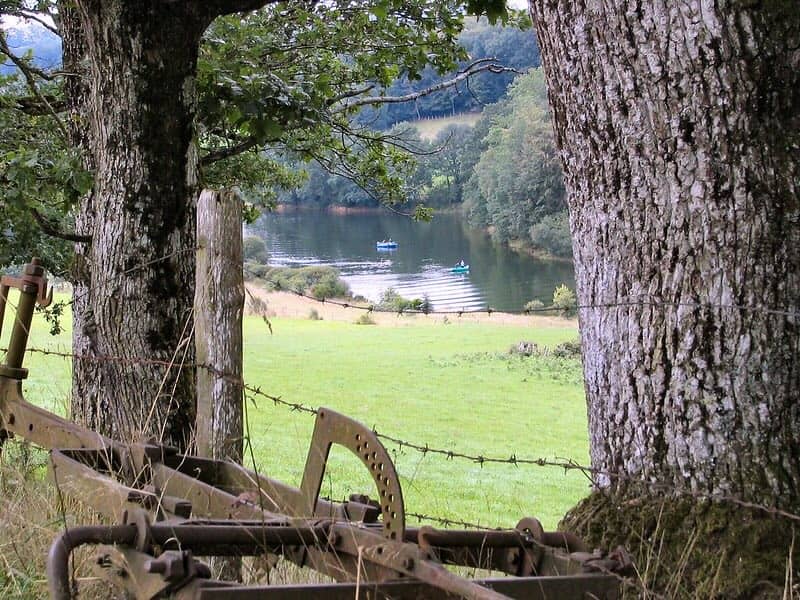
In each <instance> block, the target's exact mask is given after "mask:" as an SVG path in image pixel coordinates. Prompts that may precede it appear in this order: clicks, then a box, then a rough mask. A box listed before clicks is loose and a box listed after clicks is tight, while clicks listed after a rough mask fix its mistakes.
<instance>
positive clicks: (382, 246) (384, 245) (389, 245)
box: [375, 240, 397, 250]
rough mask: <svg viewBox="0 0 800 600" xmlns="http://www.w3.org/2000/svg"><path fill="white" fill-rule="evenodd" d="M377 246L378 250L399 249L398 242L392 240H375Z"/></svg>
mask: <svg viewBox="0 0 800 600" xmlns="http://www.w3.org/2000/svg"><path fill="white" fill-rule="evenodd" d="M375 247H376V248H377V249H378V250H395V249H397V242H393V241H392V240H389V241H388V242H387V241H385V240H384V241H382V242H375Z"/></svg>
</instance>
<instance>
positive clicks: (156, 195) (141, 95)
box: [62, 0, 265, 447]
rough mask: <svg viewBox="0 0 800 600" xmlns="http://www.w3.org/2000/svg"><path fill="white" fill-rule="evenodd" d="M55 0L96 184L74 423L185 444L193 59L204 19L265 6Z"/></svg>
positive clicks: (190, 354) (79, 319)
mask: <svg viewBox="0 0 800 600" xmlns="http://www.w3.org/2000/svg"><path fill="white" fill-rule="evenodd" d="M62 4H63V6H62V8H63V9H64V11H63V13H62V14H64V16H65V18H66V19H67V20H68V22H67V23H65V25H64V26H62V31H63V32H64V34H65V48H73V49H74V48H79V49H81V51H82V52H83V57H82V61H81V64H82V65H83V67H84V69H85V71H86V72H85V75H84V76H85V79H84V84H85V85H84V86H83V87H82V91H81V90H77V91H76V90H73V92H72V93H71V95H70V98H69V99H70V100H71V102H72V106H73V109H75V112H76V114H75V115H74V117H73V119H77V120H78V122H79V127H80V128H82V129H83V130H85V131H86V132H87V134H86V138H87V150H88V156H87V161H88V162H89V164H90V167H92V170H93V172H94V176H95V183H94V188H93V190H92V192H91V194H90V195H89V196H88V197H87V198H85V200H84V202H83V204H82V206H81V208H80V214H79V216H78V217H77V219H76V221H77V223H76V225H77V230H78V233H79V234H82V235H87V236H91V238H92V241H91V243H90V244H88V245H79V246H78V247H77V252H76V260H75V272H74V278H75V294H74V298H75V300H74V305H73V310H74V331H73V348H74V352H75V354H77V355H78V358H76V359H75V361H74V374H73V398H72V409H73V413H74V415H75V417H76V418H78V419H80V420H82V421H84V422H85V423H87V424H89V425H90V426H91V427H93V428H95V429H97V430H98V431H101V432H104V433H108V434H111V435H113V436H114V437H117V438H121V439H129V438H145V437H156V438H158V439H161V440H163V441H165V442H167V443H172V444H176V445H179V446H184V447H185V446H186V445H187V444H188V443H189V440H190V438H191V435H192V429H193V422H194V414H195V393H194V372H193V370H191V369H187V368H183V367H184V366H186V365H188V366H191V365H192V364H193V363H194V344H193V340H192V336H193V318H192V303H193V298H194V256H195V245H196V244H195V196H196V192H197V189H196V188H197V158H196V149H195V143H194V116H195V95H194V80H195V70H196V62H197V54H198V49H199V44H200V38H201V36H202V33H203V31H204V30H205V28H206V27H207V26H208V25H209V24H210V23H211V21H212V20H213V18H215V17H216V16H218V15H221V14H224V13H227V12H234V11H238V10H249V9H253V8H258V7H259V6H263V5H264V4H265V2H264V1H263V0H261V1H258V0H238V1H237V0H228V1H224V0H216V1H207V2H199V1H192V0H182V1H177V2H163V1H160V0H145V1H133V0H103V1H102V2H100V1H99V0H77V1H76V2H64V3H62ZM78 37H82V39H77V38H78ZM78 87H80V86H78ZM83 92H85V95H81V94H82V93H83ZM68 93H70V90H69V89H68Z"/></svg>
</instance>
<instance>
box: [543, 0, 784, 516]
mask: <svg viewBox="0 0 800 600" xmlns="http://www.w3.org/2000/svg"><path fill="white" fill-rule="evenodd" d="M530 9H531V14H532V17H533V20H534V24H535V27H536V30H537V34H538V39H539V44H540V48H541V52H542V56H543V64H544V68H545V71H546V75H547V81H548V85H549V95H550V100H551V104H552V108H553V119H554V126H555V132H556V137H557V141H558V144H559V146H560V147H561V151H562V159H563V164H564V171H565V179H566V185H567V188H568V192H569V208H570V220H571V229H572V234H573V240H574V242H573V246H574V254H575V264H576V280H577V288H578V289H577V292H578V299H579V303H580V305H582V306H583V307H584V308H581V310H580V328H581V336H582V343H583V350H584V372H585V379H586V395H587V404H588V413H589V427H590V437H591V458H592V466H593V467H595V468H596V469H599V470H600V471H601V472H603V473H605V474H601V475H599V476H598V478H597V483H598V484H599V485H600V486H601V487H606V486H609V485H612V484H613V482H614V481H615V480H616V479H615V477H614V475H622V476H623V477H633V478H637V479H643V480H645V481H650V482H660V483H663V484H666V485H667V487H673V486H674V487H675V488H678V489H683V490H687V489H688V490H691V491H695V492H698V493H712V494H720V495H729V496H734V497H737V498H740V499H743V500H747V501H751V502H756V503H759V504H764V505H778V506H780V507H783V508H787V509H791V510H797V509H800V403H798V402H797V397H798V390H800V326H799V323H800V316H799V315H798V313H799V312H800V223H799V221H798V218H799V217H800V210H799V209H800V189H798V188H800V110H799V109H798V107H800V50H798V48H800V11H798V10H797V6H796V3H794V2H789V1H776V2H767V3H748V2H740V1H738V0H719V1H717V2H706V1H704V0H692V1H688V2H677V3H676V2H671V1H669V0H645V1H642V0H627V1H620V2H611V3H609V2H603V1H601V0H574V1H570V2H567V1H557V0H537V1H532V2H531V3H530Z"/></svg>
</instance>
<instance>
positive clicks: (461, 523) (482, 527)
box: [406, 512, 512, 531]
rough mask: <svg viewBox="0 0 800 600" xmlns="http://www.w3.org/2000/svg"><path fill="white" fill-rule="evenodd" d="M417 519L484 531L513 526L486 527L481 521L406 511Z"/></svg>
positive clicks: (504, 529)
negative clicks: (472, 521) (471, 521)
mask: <svg viewBox="0 0 800 600" xmlns="http://www.w3.org/2000/svg"><path fill="white" fill-rule="evenodd" d="M409 517H410V518H412V519H416V520H417V521H419V522H422V521H427V522H428V523H438V524H439V525H444V526H445V527H452V526H458V527H463V528H464V529H480V530H482V531H487V530H491V531H511V530H512V528H511V527H486V525H480V524H479V523H470V522H469V521H461V520H460V519H448V518H447V517H436V516H433V515H425V514H422V513H415V512H406V518H409Z"/></svg>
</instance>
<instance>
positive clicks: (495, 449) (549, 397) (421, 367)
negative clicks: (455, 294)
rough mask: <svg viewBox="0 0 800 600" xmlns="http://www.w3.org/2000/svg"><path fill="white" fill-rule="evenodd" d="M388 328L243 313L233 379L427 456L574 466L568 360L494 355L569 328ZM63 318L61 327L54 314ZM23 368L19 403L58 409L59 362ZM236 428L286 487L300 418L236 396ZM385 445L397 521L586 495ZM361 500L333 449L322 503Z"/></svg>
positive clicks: (567, 480)
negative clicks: (340, 416) (243, 417)
mask: <svg viewBox="0 0 800 600" xmlns="http://www.w3.org/2000/svg"><path fill="white" fill-rule="evenodd" d="M356 316H357V315H356V314H354V316H353V319H354V320H355V317H356ZM398 318H404V319H407V320H409V323H408V324H406V325H404V326H400V327H392V326H383V325H373V326H365V325H356V324H354V323H352V322H343V321H328V320H324V321H323V320H319V321H313V320H306V319H286V318H272V319H271V325H272V333H270V331H269V329H268V328H267V326H266V325H265V323H264V322H263V321H262V320H261V319H260V318H259V317H255V316H254V317H246V318H245V324H244V333H245V365H244V369H245V381H246V382H247V384H248V385H250V386H256V387H259V388H260V389H261V390H263V392H265V393H267V394H270V395H273V396H279V397H281V398H282V399H283V400H286V401H288V402H297V403H302V404H304V405H307V406H312V407H319V406H326V407H329V408H331V409H334V410H336V411H339V412H342V413H344V414H347V415H349V416H351V417H353V418H355V419H357V420H359V421H361V422H363V423H364V424H365V425H367V426H369V427H370V428H372V427H374V428H375V429H376V430H377V431H379V432H380V433H384V434H386V435H389V436H392V437H395V438H400V439H402V440H405V441H408V442H413V443H416V444H419V445H423V446H424V445H426V444H427V445H428V446H429V447H431V448H439V449H444V450H452V451H454V452H460V453H464V454H468V455H472V456H486V457H500V458H508V457H511V456H512V455H514V456H516V457H517V458H545V459H559V460H567V459H570V460H574V461H576V462H578V463H581V464H586V463H587V462H588V439H587V430H586V412H585V405H584V393H583V385H582V377H581V369H580V363H579V361H578V360H576V359H560V358H555V357H553V356H534V357H521V356H519V355H512V354H509V352H508V349H509V348H510V347H511V346H512V345H513V344H516V343H518V342H520V341H522V340H527V341H533V342H536V343H537V344H539V345H540V346H550V347H553V346H554V345H556V344H558V343H560V342H563V341H568V340H574V339H575V338H576V337H577V331H576V328H575V325H574V323H573V322H569V321H565V322H564V323H565V324H564V326H563V327H555V328H554V327H548V328H536V327H533V326H530V327H521V326H514V325H503V324H492V323H461V322H458V321H457V320H456V319H453V320H452V321H451V323H450V324H445V323H443V322H442V321H436V322H431V321H429V320H428V321H424V322H420V323H416V322H414V317H398ZM64 321H65V322H66V323H67V325H68V321H69V315H68V314H67V315H65V319H64ZM47 329H48V326H47V325H46V324H45V323H43V322H42V319H41V317H40V316H37V318H36V321H35V323H34V327H33V332H32V339H31V344H30V347H31V348H40V349H41V348H46V349H49V350H54V351H57V352H66V353H68V352H69V351H70V349H69V343H70V334H69V327H66V330H65V331H64V332H62V333H61V334H59V335H58V336H55V337H53V336H49V335H48V334H47ZM3 337H4V340H3V344H5V343H6V340H7V336H6V335H4V336H3ZM26 366H28V367H29V368H30V370H31V374H30V377H29V379H28V380H27V381H26V382H25V384H24V390H25V393H26V396H27V397H28V398H29V399H30V400H31V401H34V402H36V403H37V404H40V405H43V406H45V407H47V408H49V409H51V410H56V411H58V412H62V413H63V412H64V410H65V407H66V406H67V404H68V397H69V370H70V364H69V361H68V360H66V359H64V358H61V357H57V356H45V355H42V354H40V353H30V354H29V355H28V358H27V365H26ZM247 419H248V431H247V434H248V435H249V439H250V442H251V444H250V447H251V449H252V452H250V451H248V456H247V457H246V459H245V463H246V465H247V466H248V467H251V468H252V466H253V458H254V459H255V464H256V466H257V468H258V470H259V472H261V473H263V474H266V475H268V476H270V477H273V478H277V479H280V480H282V481H285V482H287V483H290V484H292V485H299V484H300V479H301V474H302V470H303V465H304V463H305V459H306V453H307V450H308V444H309V440H310V437H311V432H312V429H313V424H314V417H313V416H312V415H308V414H305V413H302V412H297V411H291V410H289V409H288V408H286V407H283V406H276V405H275V404H274V403H273V402H271V401H269V400H268V399H265V398H264V397H260V396H257V395H248V400H247ZM387 449H388V451H389V453H390V454H391V455H392V456H393V457H394V460H395V463H396V466H397V470H398V473H399V474H400V477H401V483H402V485H403V493H404V499H405V504H406V511H407V512H410V513H419V514H423V515H431V516H436V517H442V518H448V519H452V520H459V521H467V522H470V523H479V524H481V525H486V526H490V527H494V526H498V527H508V526H513V525H515V524H516V522H517V520H518V519H520V518H521V517H523V516H535V517H537V518H539V519H540V520H541V521H542V522H543V523H544V525H545V527H547V528H554V527H555V526H556V525H557V523H558V521H559V519H560V517H561V516H562V515H563V514H564V512H565V511H566V510H567V509H568V508H569V507H571V506H573V505H574V504H575V503H576V502H577V501H578V500H579V499H580V498H581V497H583V496H584V495H586V494H587V493H588V491H589V485H588V480H587V479H586V477H585V476H583V475H582V474H580V473H579V472H575V471H571V472H568V473H565V472H564V470H563V469H560V468H556V467H539V466H526V465H520V466H514V465H511V464H485V465H483V466H481V465H480V464H477V463H474V462H471V461H469V460H464V459H452V460H449V459H447V457H445V456H439V455H435V454H431V453H428V454H423V453H420V452H418V451H416V450H413V449H409V448H407V447H405V446H404V447H400V446H398V445H394V444H391V443H387ZM370 492H373V495H374V488H373V487H372V484H371V480H370V478H369V475H368V473H367V471H366V470H365V469H364V467H363V466H362V465H361V463H360V462H359V461H358V460H357V459H356V457H355V456H353V455H351V454H349V452H348V451H346V450H344V449H343V448H338V447H334V449H333V451H332V454H331V461H330V463H329V467H328V471H327V473H326V478H325V483H324V485H323V492H322V493H323V494H324V495H325V496H327V497H330V498H334V499H342V498H346V497H347V495H348V494H350V493H368V494H369V493H370ZM408 522H409V523H410V524H415V523H416V522H417V520H416V519H414V518H409V519H408Z"/></svg>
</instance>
